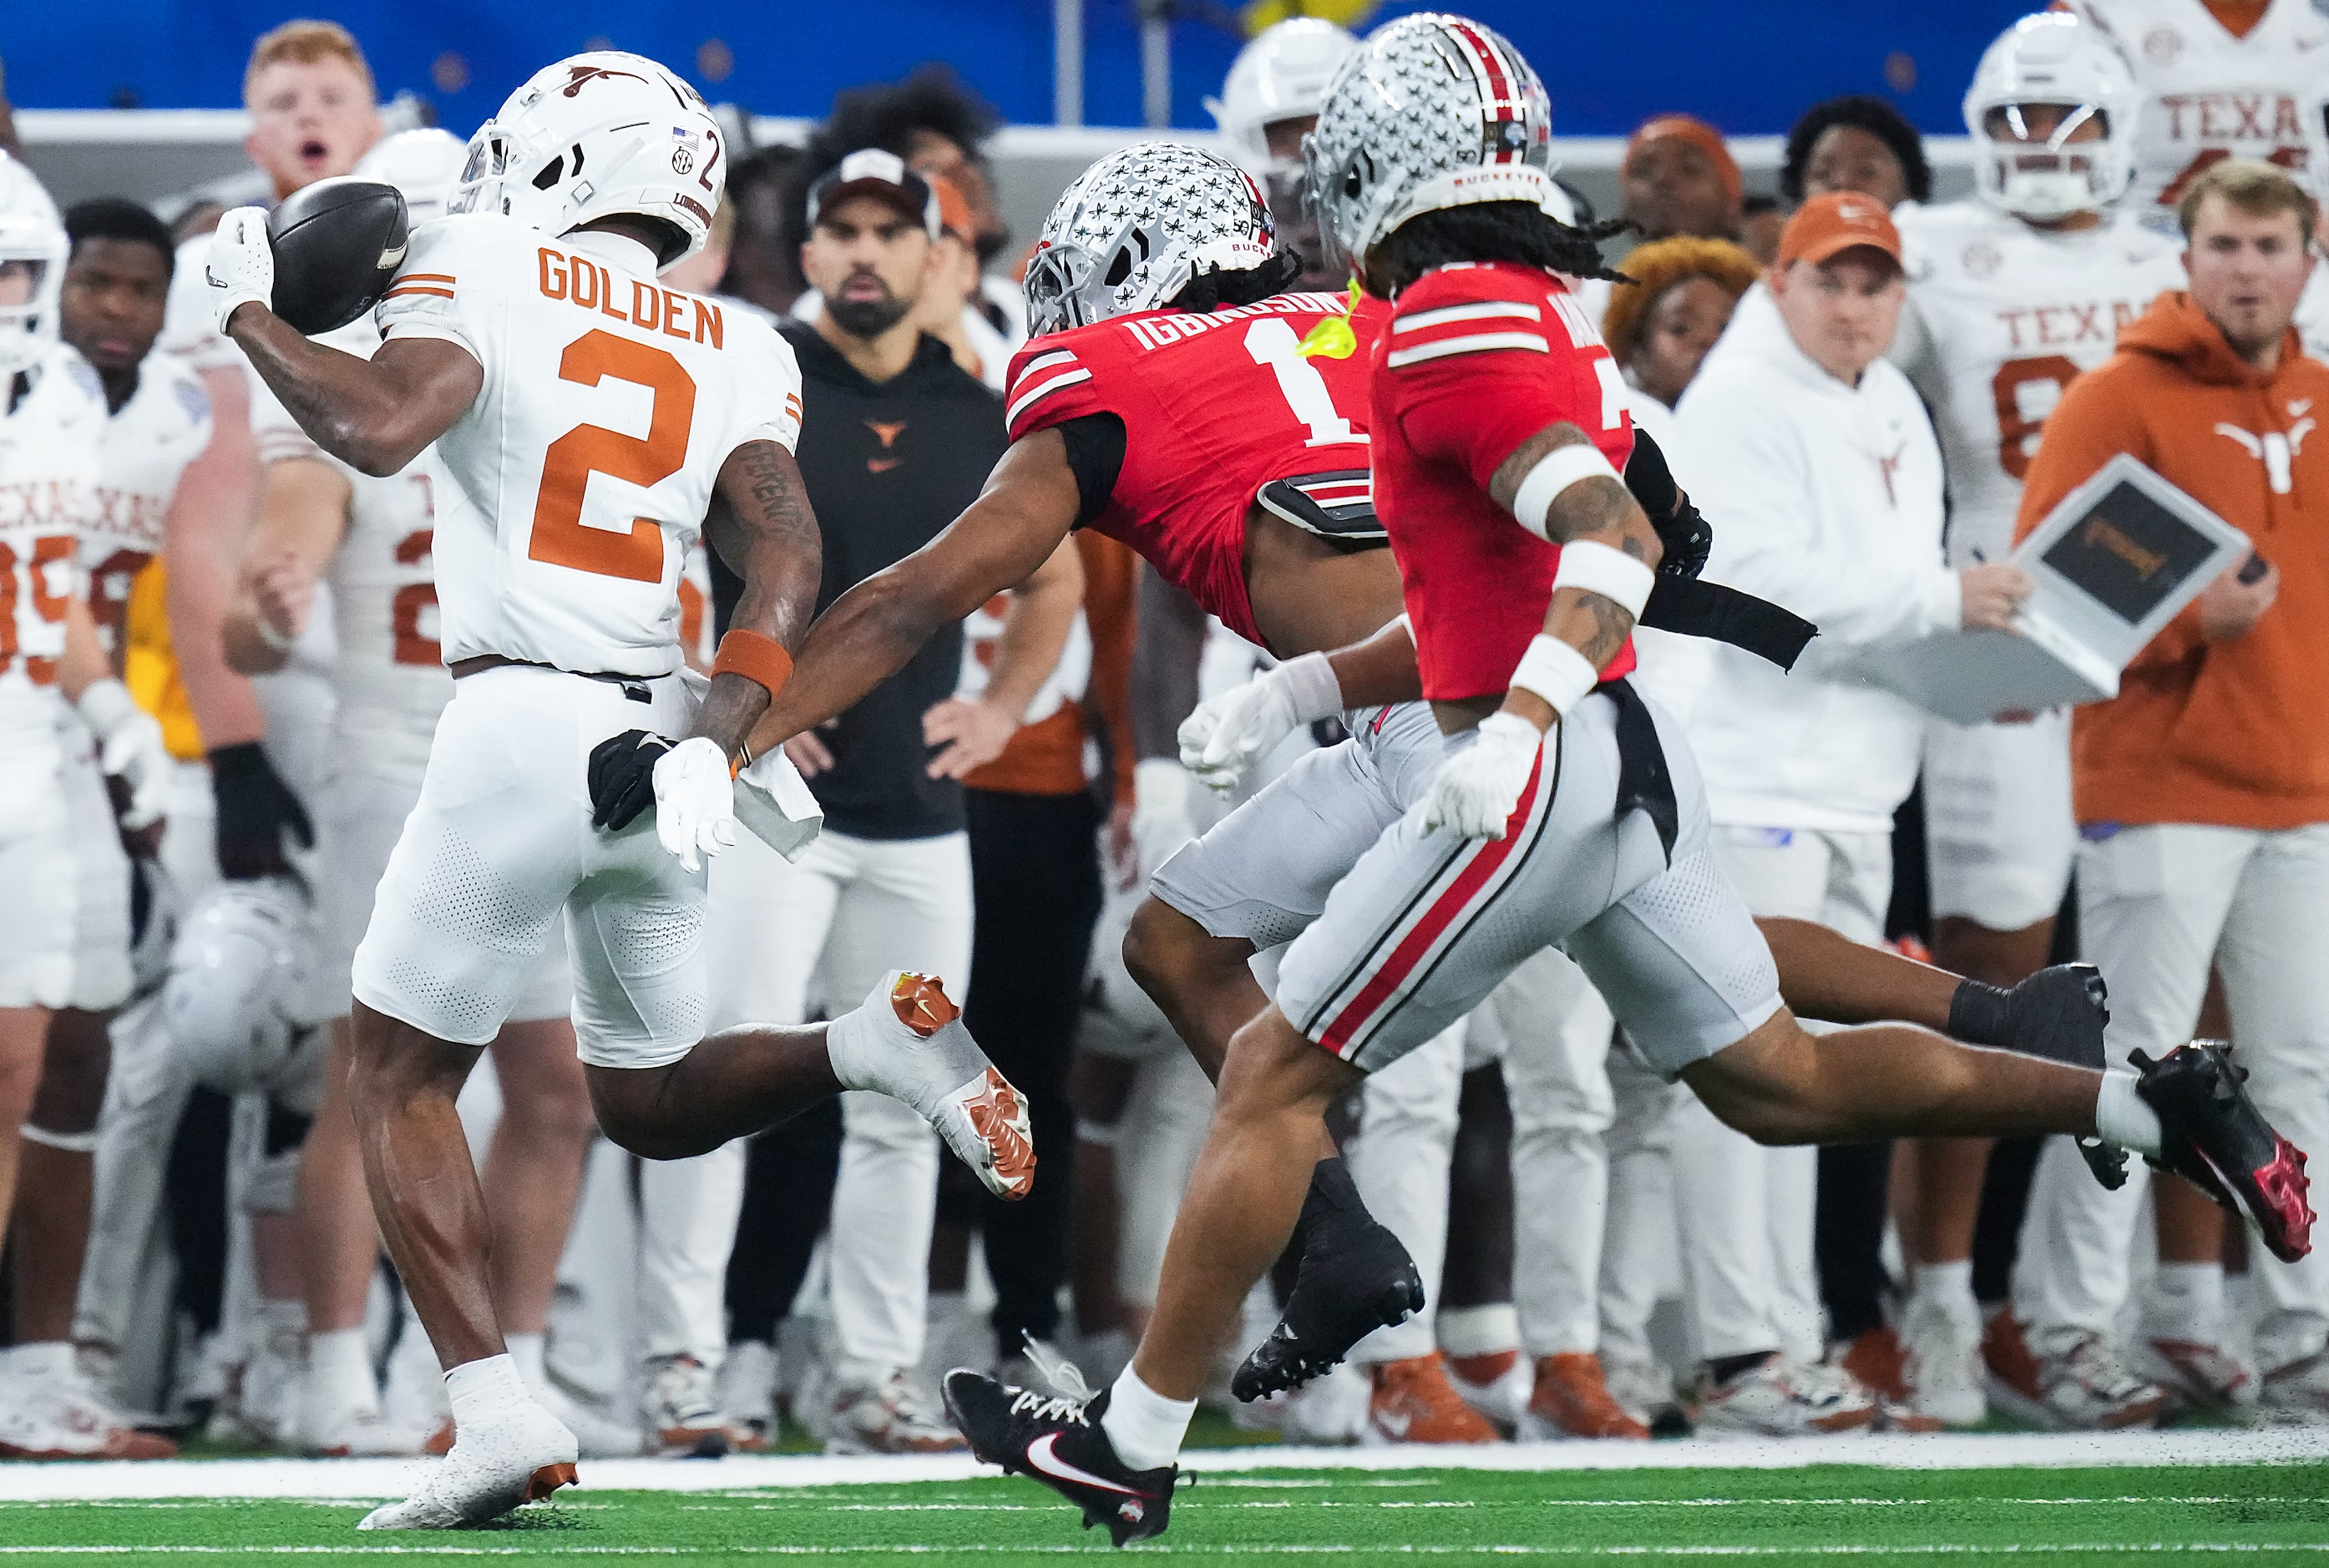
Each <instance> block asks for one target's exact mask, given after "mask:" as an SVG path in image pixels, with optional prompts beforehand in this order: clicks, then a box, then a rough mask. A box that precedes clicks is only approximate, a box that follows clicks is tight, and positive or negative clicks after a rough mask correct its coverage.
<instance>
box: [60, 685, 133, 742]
mask: <svg viewBox="0 0 2329 1568" xmlns="http://www.w3.org/2000/svg"><path fill="white" fill-rule="evenodd" d="M73 706H74V707H75V708H76V709H79V710H80V717H81V721H82V722H83V723H85V724H87V725H88V726H89V728H90V732H91V733H92V734H95V735H99V736H108V735H111V734H112V733H113V732H114V730H115V729H116V728H119V727H120V725H121V724H122V723H123V721H125V720H126V719H127V718H130V717H131V716H132V715H134V714H135V713H137V699H134V698H132V697H131V696H130V695H129V688H128V687H127V686H125V685H123V684H122V683H121V682H120V681H119V680H118V679H117V678H115V677H114V676H111V675H107V676H103V677H101V678H99V679H98V680H95V681H90V683H89V684H88V685H87V686H85V687H83V688H82V689H81V694H80V701H79V702H77V703H75V704H74V705H73Z"/></svg>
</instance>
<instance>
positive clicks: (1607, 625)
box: [1578, 594, 1634, 670]
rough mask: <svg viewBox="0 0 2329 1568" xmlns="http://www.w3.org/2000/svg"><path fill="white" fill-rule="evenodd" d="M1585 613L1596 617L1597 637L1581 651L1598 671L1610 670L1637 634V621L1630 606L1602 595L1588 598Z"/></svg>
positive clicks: (1594, 627)
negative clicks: (1622, 650) (1630, 610)
mask: <svg viewBox="0 0 2329 1568" xmlns="http://www.w3.org/2000/svg"><path fill="white" fill-rule="evenodd" d="M1585 611H1586V613H1587V614H1588V615H1591V616H1592V617H1593V635H1592V636H1591V637H1589V638H1588V639H1587V640H1586V643H1585V646H1583V647H1582V648H1579V650H1578V652H1579V653H1582V654H1584V655H1585V657H1586V659H1587V660H1588V661H1589V662H1591V664H1592V666H1593V668H1595V669H1596V670H1601V669H1606V668H1607V667H1608V663H1609V661H1610V660H1612V659H1615V658H1616V657H1617V651H1618V650H1619V649H1621V648H1623V647H1624V646H1625V645H1626V639H1627V636H1629V635H1630V634H1632V632H1633V630H1634V617H1633V616H1632V615H1630V614H1628V613H1627V609H1626V606H1623V605H1621V604H1619V603H1617V601H1616V600H1615V599H1605V598H1603V597H1602V596H1600V595H1599V594H1588V595H1586V596H1585Z"/></svg>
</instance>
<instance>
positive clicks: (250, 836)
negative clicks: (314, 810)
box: [211, 740, 316, 882]
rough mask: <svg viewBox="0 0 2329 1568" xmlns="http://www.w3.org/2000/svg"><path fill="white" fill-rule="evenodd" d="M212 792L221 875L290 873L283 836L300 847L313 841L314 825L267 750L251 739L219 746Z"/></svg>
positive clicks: (249, 877)
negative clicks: (276, 768)
mask: <svg viewBox="0 0 2329 1568" xmlns="http://www.w3.org/2000/svg"><path fill="white" fill-rule="evenodd" d="M211 795H212V799H213V800H215V801H216V802H217V804H218V827H217V849H218V864H219V875H220V876H222V877H224V878H226V879H227V880H228V881H230V882H249V881H253V880H255V879H257V878H260V877H272V876H278V875H282V874H286V873H288V872H289V871H290V869H291V862H290V861H289V860H288V859H287V858H286V856H285V847H284V843H283V835H284V834H285V833H286V832H287V831H288V832H289V833H290V834H291V835H292V836H293V837H294V838H296V839H297V840H299V847H300V848H301V849H303V850H306V849H313V848H314V847H315V844H316V829H315V825H314V824H313V823H312V822H309V821H308V820H307V808H306V807H305V806H303V805H301V804H300V803H299V797H298V796H297V795H295V794H293V793H291V786H290V785H289V784H285V783H284V782H283V775H280V774H278V773H277V772H276V771H275V765H274V764H273V763H271V762H269V761H268V760H267V748H266V747H265V746H261V745H260V744H259V742H257V741H255V740H247V741H245V742H243V743H242V744H241V745H240V746H220V747H219V748H218V749H217V750H215V751H213V752H212V753H211Z"/></svg>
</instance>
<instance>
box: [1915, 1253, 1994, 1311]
mask: <svg viewBox="0 0 2329 1568" xmlns="http://www.w3.org/2000/svg"><path fill="white" fill-rule="evenodd" d="M1915 1295H1916V1297H1917V1299H1919V1300H1927V1301H1934V1302H1938V1304H1940V1305H1941V1306H1943V1307H1945V1308H1947V1310H1948V1313H1949V1316H1951V1317H1952V1318H1957V1319H1963V1320H1964V1321H1966V1322H1968V1323H1974V1322H1978V1321H1980V1319H1981V1308H1980V1307H1979V1306H1978V1305H1976V1304H1975V1301H1974V1299H1973V1263H1972V1260H1971V1259H1959V1260H1958V1261H1957V1262H1956V1263H1919V1264H1918V1265H1917V1279H1916V1285H1915Z"/></svg>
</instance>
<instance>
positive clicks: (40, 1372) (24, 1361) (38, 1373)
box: [7, 1339, 73, 1385]
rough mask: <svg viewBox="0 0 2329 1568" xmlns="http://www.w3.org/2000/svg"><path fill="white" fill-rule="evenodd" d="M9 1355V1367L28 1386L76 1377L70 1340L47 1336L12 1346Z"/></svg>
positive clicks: (61, 1381) (55, 1382) (58, 1381)
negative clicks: (30, 1342)
mask: <svg viewBox="0 0 2329 1568" xmlns="http://www.w3.org/2000/svg"><path fill="white" fill-rule="evenodd" d="M7 1356H8V1370H9V1371H10V1372H12V1373H14V1375H15V1376H17V1377H18V1378H20V1379H21V1380H23V1381H24V1383H26V1384H28V1385H42V1384H50V1385H54V1384H59V1383H63V1382H66V1381H68V1380H69V1379H71V1376H72V1371H73V1349H72V1343H71V1341H70V1340H66V1339H43V1340H40V1341H38V1342H36V1343H33V1344H31V1345H18V1346H14V1347H11V1348H10V1349H9V1351H8V1352H7Z"/></svg>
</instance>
